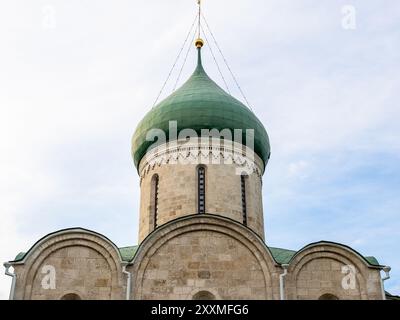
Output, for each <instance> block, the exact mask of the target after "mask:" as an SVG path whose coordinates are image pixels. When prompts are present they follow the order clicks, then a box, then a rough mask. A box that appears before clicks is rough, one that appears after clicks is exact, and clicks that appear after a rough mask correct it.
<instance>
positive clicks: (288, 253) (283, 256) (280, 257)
mask: <svg viewBox="0 0 400 320" xmlns="http://www.w3.org/2000/svg"><path fill="white" fill-rule="evenodd" d="M268 248H269V250H270V251H271V254H272V256H273V257H274V259H275V261H276V262H278V263H279V264H288V263H289V262H290V260H292V258H293V257H294V256H295V254H296V253H297V252H298V251H295V250H288V249H282V248H274V247H268ZM363 257H364V259H365V260H367V262H368V263H369V264H370V265H373V266H380V264H379V262H378V260H377V259H376V258H375V257H372V256H368V257H365V256H363Z"/></svg>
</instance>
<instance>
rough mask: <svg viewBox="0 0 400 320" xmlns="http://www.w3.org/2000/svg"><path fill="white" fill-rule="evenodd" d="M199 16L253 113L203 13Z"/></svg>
mask: <svg viewBox="0 0 400 320" xmlns="http://www.w3.org/2000/svg"><path fill="white" fill-rule="evenodd" d="M201 16H202V18H203V20H204V22H205V24H206V27H207V30H208V32H209V33H210V34H211V37H212V38H213V40H214V43H215V45H216V47H217V49H218V51H219V53H220V54H221V56H222V59H223V60H224V62H225V65H226V67H227V68H228V70H229V72H230V74H231V76H232V79H233V81H234V82H235V84H236V86H237V87H238V89H239V91H240V93H241V95H242V96H243V99H244V100H245V101H246V104H247V106H248V107H249V109H250V110H251V111H253V109H252V108H251V105H250V103H249V101H248V100H247V98H246V96H245V94H244V93H243V90H242V88H241V87H240V85H239V82H238V81H237V79H236V77H235V75H234V74H233V72H232V69H231V68H230V66H229V64H228V61H227V60H226V58H225V56H224V54H223V53H222V50H221V48H220V46H219V45H218V42H217V40H216V39H215V37H214V34H213V32H212V31H211V28H210V26H209V25H208V22H207V19H206V17H205V16H204V14H203V13H201Z"/></svg>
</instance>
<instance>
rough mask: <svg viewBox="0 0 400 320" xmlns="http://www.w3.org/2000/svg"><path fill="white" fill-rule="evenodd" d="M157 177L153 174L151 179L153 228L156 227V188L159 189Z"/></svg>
mask: <svg viewBox="0 0 400 320" xmlns="http://www.w3.org/2000/svg"><path fill="white" fill-rule="evenodd" d="M159 180H160V179H159V177H158V175H157V174H156V175H154V176H153V179H152V202H153V203H152V207H153V208H152V209H153V210H152V211H153V212H152V215H153V229H154V230H155V229H156V228H157V223H158V221H157V219H158V191H159V190H158V189H159Z"/></svg>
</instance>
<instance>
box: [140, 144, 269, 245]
mask: <svg viewBox="0 0 400 320" xmlns="http://www.w3.org/2000/svg"><path fill="white" fill-rule="evenodd" d="M218 141H219V140H218ZM210 145H211V148H207V147H206V148H204V145H202V144H178V146H179V148H180V149H179V151H178V152H176V151H174V149H176V148H175V146H174V147H165V146H162V147H160V148H159V150H162V151H161V152H154V151H153V152H152V153H149V154H147V156H146V157H145V158H143V160H142V161H141V163H140V166H139V173H140V176H141V197H140V227H139V242H141V241H142V240H143V239H144V238H145V237H146V236H147V235H148V234H149V233H150V232H152V231H153V215H154V212H153V210H154V209H153V205H152V204H153V201H154V199H153V198H152V197H151V195H152V192H151V186H152V183H151V181H152V177H153V176H154V175H155V174H157V175H158V176H159V194H158V203H159V205H158V218H157V220H158V225H162V224H164V223H166V222H168V221H171V220H174V219H176V218H179V217H182V216H186V215H192V214H196V213H197V212H198V210H197V194H198V191H197V188H198V185H197V168H198V165H199V164H204V165H205V167H206V212H207V213H209V214H217V215H222V216H225V217H228V218H231V219H233V220H236V221H238V222H243V214H242V195H241V180H240V172H241V171H242V170H245V171H246V172H248V173H249V175H248V177H247V178H246V206H247V222H248V227H249V228H251V229H252V230H253V231H255V232H256V233H257V234H258V235H259V236H260V237H262V238H263V237H264V218H263V207H262V180H261V179H262V178H261V176H262V173H263V164H262V161H261V159H260V158H259V157H258V156H257V155H255V154H254V152H252V151H248V150H247V153H246V154H245V155H243V152H242V146H238V145H234V147H230V148H228V147H226V145H225V149H224V150H222V151H221V150H220V148H219V147H220V141H219V143H218V144H217V147H215V144H210ZM250 156H251V157H253V158H251V157H250Z"/></svg>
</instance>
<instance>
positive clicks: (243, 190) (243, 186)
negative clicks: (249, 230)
mask: <svg viewBox="0 0 400 320" xmlns="http://www.w3.org/2000/svg"><path fill="white" fill-rule="evenodd" d="M240 187H241V193H242V215H243V224H244V225H245V226H247V204H246V176H245V175H243V174H242V175H241V176H240Z"/></svg>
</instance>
